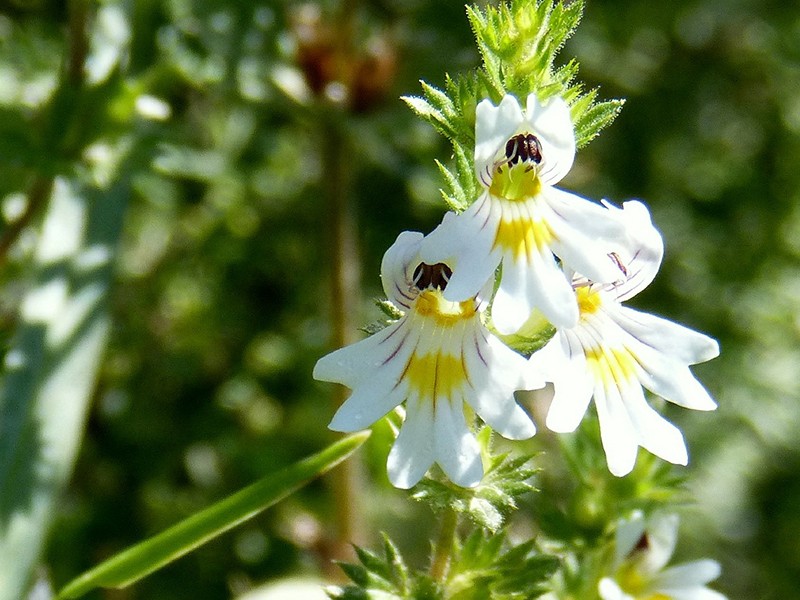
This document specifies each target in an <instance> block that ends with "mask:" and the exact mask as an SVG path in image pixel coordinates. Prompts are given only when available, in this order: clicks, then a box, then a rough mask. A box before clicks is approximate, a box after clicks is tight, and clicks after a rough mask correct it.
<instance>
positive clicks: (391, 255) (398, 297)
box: [381, 231, 423, 309]
mask: <svg viewBox="0 0 800 600" xmlns="http://www.w3.org/2000/svg"><path fill="white" fill-rule="evenodd" d="M422 238H423V236H422V234H421V233H419V232H417V231H404V232H402V233H401V234H400V235H398V236H397V239H396V240H395V242H394V244H392V245H391V246H390V247H389V249H388V250H387V251H386V252H385V253H384V255H383V260H382V261H381V284H382V285H383V291H384V292H385V293H386V297H387V298H389V299H390V300H392V301H393V302H395V303H396V304H399V305H400V306H403V307H404V308H406V309H408V308H410V306H411V303H412V302H413V300H414V297H415V296H414V295H412V294H411V293H410V289H411V287H412V279H413V269H414V268H415V267H416V264H412V263H418V262H419V260H418V255H419V248H420V243H421V242H422Z"/></svg>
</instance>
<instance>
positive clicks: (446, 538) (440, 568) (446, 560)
mask: <svg viewBox="0 0 800 600" xmlns="http://www.w3.org/2000/svg"><path fill="white" fill-rule="evenodd" d="M457 526H458V515H457V514H456V513H455V511H452V510H448V511H447V512H445V513H444V518H443V519H442V528H441V530H439V537H438V538H437V539H436V546H434V549H433V559H432V560H431V577H432V578H433V579H434V580H435V581H438V582H443V581H444V579H445V578H446V577H447V571H448V569H449V567H450V558H451V556H452V554H453V544H454V543H455V540H456V527H457Z"/></svg>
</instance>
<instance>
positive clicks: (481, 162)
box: [475, 95, 525, 185]
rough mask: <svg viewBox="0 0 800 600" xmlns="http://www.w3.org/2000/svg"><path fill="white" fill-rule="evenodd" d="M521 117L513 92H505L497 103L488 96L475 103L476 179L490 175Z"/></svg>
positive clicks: (522, 118)
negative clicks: (488, 98)
mask: <svg viewBox="0 0 800 600" xmlns="http://www.w3.org/2000/svg"><path fill="white" fill-rule="evenodd" d="M524 119H525V118H524V116H523V114H522V108H520V105H519V102H517V99H516V98H515V97H514V96H511V95H506V96H504V97H503V99H502V100H501V101H500V104H499V105H498V106H494V105H493V104H492V103H491V102H490V101H489V100H482V101H481V102H480V103H478V106H477V107H476V108H475V173H476V174H477V175H478V179H479V180H482V181H485V180H484V177H486V176H487V174H488V175H489V176H491V171H492V167H493V165H494V161H495V160H496V158H497V153H498V152H499V151H500V150H501V149H503V148H505V144H506V142H507V141H508V140H509V139H510V138H511V137H513V136H514V134H516V133H517V130H518V129H519V127H520V125H521V124H522V123H523V121H524ZM487 185H488V184H487Z"/></svg>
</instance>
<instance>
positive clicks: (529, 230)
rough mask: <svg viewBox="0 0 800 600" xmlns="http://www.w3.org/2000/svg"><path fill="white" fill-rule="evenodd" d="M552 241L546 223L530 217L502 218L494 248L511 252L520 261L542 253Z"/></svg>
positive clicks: (551, 233) (498, 225)
mask: <svg viewBox="0 0 800 600" xmlns="http://www.w3.org/2000/svg"><path fill="white" fill-rule="evenodd" d="M500 202H502V200H500ZM552 241H553V232H552V231H551V230H550V227H549V226H548V225H547V223H545V222H544V221H541V220H538V221H537V220H533V219H531V218H528V217H516V216H515V217H511V218H509V219H507V218H505V217H501V218H500V222H499V223H498V224H497V233H496V234H495V237H494V247H495V248H502V249H503V251H505V252H511V253H512V254H513V255H514V258H516V259H519V258H522V257H523V256H527V257H529V256H532V255H533V254H534V252H540V251H541V250H542V249H543V248H546V247H549V246H550V243H551V242H552Z"/></svg>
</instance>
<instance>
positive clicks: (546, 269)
mask: <svg viewBox="0 0 800 600" xmlns="http://www.w3.org/2000/svg"><path fill="white" fill-rule="evenodd" d="M529 261H530V262H529ZM534 308H538V309H539V310H540V311H541V312H542V314H544V316H545V317H546V318H547V319H548V320H549V321H550V322H551V323H553V325H555V326H556V327H566V328H570V327H574V326H575V325H576V324H577V322H578V304H577V302H576V301H575V294H574V293H573V291H572V285H571V284H570V283H569V281H568V280H567V278H566V276H565V275H564V272H563V271H562V270H561V269H560V268H559V267H558V265H557V264H556V261H555V258H554V257H553V255H552V253H551V252H550V251H549V250H548V249H547V248H544V249H543V250H542V251H541V252H536V251H534V253H533V255H532V256H530V258H529V259H526V257H519V258H518V259H516V260H515V259H514V258H513V257H512V256H510V255H508V254H507V255H506V256H505V257H504V259H503V272H502V276H501V279H500V285H499V286H498V288H497V293H496V294H495V297H494V302H493V303H492V322H493V323H494V326H495V328H496V329H497V331H499V332H500V333H502V334H504V335H507V334H511V333H514V332H516V331H517V330H519V328H520V327H522V325H523V324H524V323H525V321H527V320H528V318H529V317H530V315H531V312H532V311H533V309H534Z"/></svg>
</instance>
